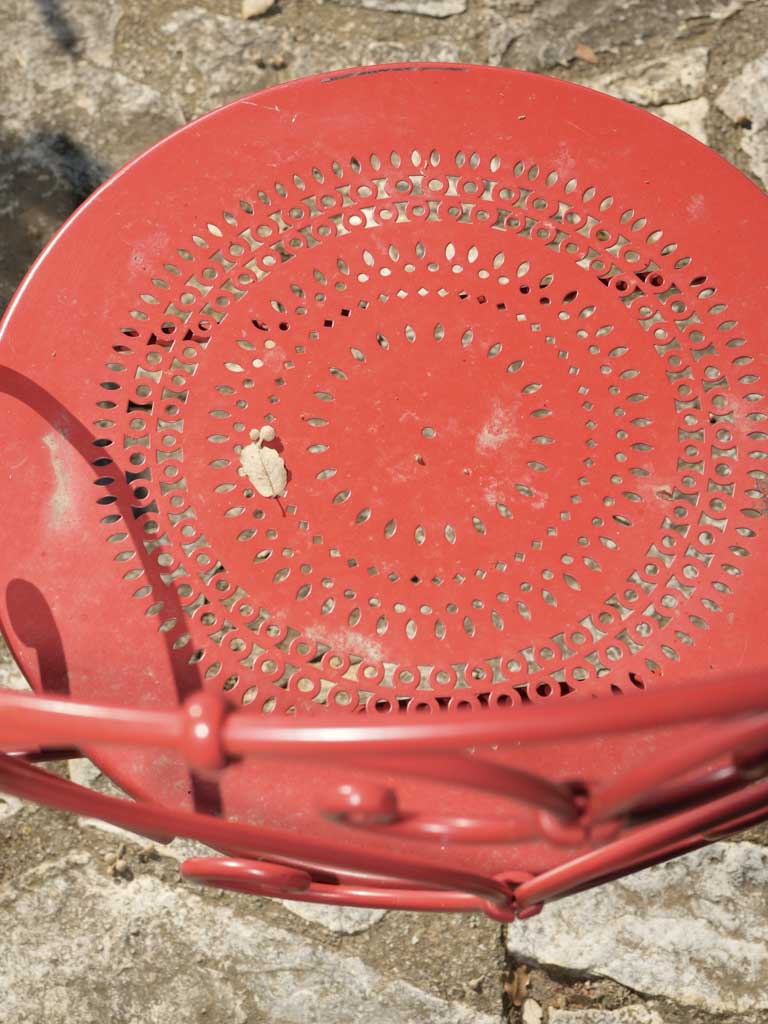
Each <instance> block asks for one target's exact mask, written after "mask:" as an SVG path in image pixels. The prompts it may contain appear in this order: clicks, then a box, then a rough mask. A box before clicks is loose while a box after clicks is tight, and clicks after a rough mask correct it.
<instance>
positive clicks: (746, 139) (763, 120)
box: [715, 51, 768, 187]
mask: <svg viewBox="0 0 768 1024" xmlns="http://www.w3.org/2000/svg"><path fill="white" fill-rule="evenodd" d="M715 102H716V104H717V106H718V107H719V108H720V110H722V111H723V113H724V114H726V115H727V116H728V117H729V118H730V119H731V120H732V121H733V122H734V123H735V124H736V125H738V126H739V127H740V128H741V130H742V138H741V148H742V150H743V151H744V152H745V153H746V154H747V156H748V157H749V162H750V166H751V169H752V171H753V173H754V174H755V175H756V177H758V178H759V179H760V180H761V181H762V183H763V184H764V185H765V186H766V187H768V51H766V52H765V53H764V54H763V55H762V56H761V57H758V58H757V59H756V60H753V61H750V63H749V64H746V65H745V67H744V69H743V71H742V72H741V74H740V75H738V76H737V77H736V78H734V79H733V81H731V82H729V83H728V85H727V86H726V87H725V89H723V91H722V92H721V93H720V94H719V96H718V97H717V99H716V101H715Z"/></svg>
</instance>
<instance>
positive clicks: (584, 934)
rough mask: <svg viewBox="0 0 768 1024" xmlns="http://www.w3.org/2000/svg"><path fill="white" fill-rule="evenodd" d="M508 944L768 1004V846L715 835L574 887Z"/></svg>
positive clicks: (513, 932) (718, 1005)
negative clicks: (668, 857) (593, 885)
mask: <svg viewBox="0 0 768 1024" xmlns="http://www.w3.org/2000/svg"><path fill="white" fill-rule="evenodd" d="M507 946H508V949H509V951H510V952H511V953H512V954H513V955H514V956H515V957H518V958H520V959H523V960H526V959H527V960H531V961H535V962H537V963H541V964H551V965H557V966H559V967H564V968H567V969H570V970H577V971H586V972H589V973H593V974H599V975H605V976H607V977H609V978H613V979H614V980H615V981H618V982H620V983H621V984H622V985H626V986H627V987H628V988H631V989H634V990H635V991H637V992H643V993H646V994H649V995H659V996H665V997H667V998H669V999H674V1000H675V1001H677V1002H678V1003H684V1004H687V1005H689V1006H698V1007H702V1008H704V1009H707V1010H710V1011H712V1012H718V1011H721V1012H722V1011H728V1010H730V1011H740V1012H746V1011H750V1010H760V1009H768V848H766V847H763V846H757V845H755V844H753V843H746V842H743V843H717V844H715V845H713V846H710V847H707V848H705V849H703V850H698V851H696V852H694V853H691V854H688V855H687V856H686V857H681V858H679V859H677V860H674V861H670V862H668V863H667V864H660V865H657V866H656V867H653V868H650V869H648V870H647V871H643V872H641V873H639V874H636V875H631V876H629V877H628V878H625V879H621V880H620V881H617V882H612V883H611V884H609V885H605V886H602V887H599V888H597V889H592V890H590V891H589V892H585V893H579V894H577V895H576V896H571V897H569V898H568V899H564V900H561V901H560V902H558V903H553V904H551V905H550V906H548V907H546V908H545V909H544V910H543V912H542V913H541V914H540V915H539V916H538V917H534V918H531V919H529V920H527V921H524V922H518V923H516V924H514V925H512V926H511V927H510V928H509V930H508V933H507Z"/></svg>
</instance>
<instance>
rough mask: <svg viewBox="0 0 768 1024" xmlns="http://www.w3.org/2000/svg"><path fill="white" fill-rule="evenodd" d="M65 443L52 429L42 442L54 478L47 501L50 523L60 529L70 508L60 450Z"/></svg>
mask: <svg viewBox="0 0 768 1024" xmlns="http://www.w3.org/2000/svg"><path fill="white" fill-rule="evenodd" d="M66 443H67V442H66V441H65V440H63V439H62V437H61V435H60V434H58V433H56V431H55V430H52V431H51V432H50V433H49V434H46V435H45V437H44V438H43V444H44V445H45V447H46V448H47V449H48V451H49V452H50V453H51V469H52V470H53V476H54V480H55V485H54V488H53V493H52V494H51V497H50V499H49V501H48V510H49V512H50V525H51V527H52V528H53V529H54V530H55V529H60V528H61V527H62V526H64V525H65V521H66V518H67V516H68V514H69V513H70V512H71V510H72V495H71V493H70V489H69V478H68V475H67V469H66V467H65V465H64V460H63V457H62V450H61V448H62V445H66Z"/></svg>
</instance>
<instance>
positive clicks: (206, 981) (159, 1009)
mask: <svg viewBox="0 0 768 1024" xmlns="http://www.w3.org/2000/svg"><path fill="white" fill-rule="evenodd" d="M0 929H2V935H3V956H2V957H1V958H0V990H2V992H3V1008H2V1020H3V1022H4V1024H28V1022H29V1021H30V1020H32V1019H34V1020H35V1021H40V1022H41V1024H42V1022H44V1024H92V1022H93V1021H95V1020H112V1021H121V1022H123V1024H146V1022H147V1021H148V1020H157V1021H181V1020H183V1021H189V1022H200V1024H203V1022H208V1021H213V1022H224V1021H227V1022H228V1024H248V1022H251V1021H256V1020H266V1021H270V1022H274V1024H311V1022H313V1021H317V1022H321V1021H322V1022H326V1021H333V1022H334V1024H346V1022H349V1024H351V1022H353V1021H364V1020H365V1021H370V1020H375V1021H377V1024H412V1022H413V1021H417V1020H418V1021H419V1022H422V1024H430V1022H433V1024H492V1022H493V1024H495V1019H494V1018H493V1017H490V1016H488V1015H486V1014H483V1013H479V1012H475V1011H473V1010H471V1009H470V1008H468V1007H466V1006H462V1005H460V1004H457V1003H453V1004H451V1003H447V1002H445V1001H444V1000H442V999H439V998H436V997H434V996H431V995H428V994H426V993H424V992H421V991H419V989H417V988H415V987H414V986H413V985H410V984H408V983H407V982H404V981H401V980H399V979H388V978H386V977H383V976H382V975H380V974H378V973H377V971H375V970H374V969H372V968H371V967H369V966H367V965H365V964H364V963H363V962H362V961H361V960H360V959H358V958H357V957H355V956H346V955H342V954H340V953H335V952H333V951H331V950H329V949H326V948H323V947H321V946H314V945H312V944H310V943H308V942H306V941H303V940H301V939H300V938H298V937H297V936H295V935H291V934H290V933H288V932H286V931H283V930H282V929H280V928H278V927H275V926H273V925H270V924H267V923H266V922H264V921H262V920H259V919H258V918H256V917H250V918H244V917H243V916H240V915H238V914H237V913H235V912H234V911H233V909H232V908H231V907H230V906H228V905H227V904H226V903H225V902H224V901H219V900H217V899H215V898H203V897H201V896H200V895H198V894H197V893H196V892H195V891H194V890H193V889H191V888H190V887H187V886H184V885H179V886H168V885H164V884H162V883H161V882H160V881H159V880H158V879H156V878H154V877H152V876H138V877H135V878H134V879H133V880H132V881H130V882H120V881H115V880H112V879H107V878H105V877H104V874H103V873H102V872H100V871H99V870H98V869H97V866H96V865H95V863H94V862H93V858H92V857H91V856H90V855H89V854H87V853H74V854H70V855H68V856H67V857H64V858H62V859H60V860H54V861H49V862H47V863H44V864H43V865H41V866H39V867H36V868H34V869H32V870H30V871H28V872H26V873H24V874H21V875H19V876H17V877H16V878H15V879H14V880H13V884H6V885H4V886H3V887H2V888H0ZM31 1008H34V1012H31Z"/></svg>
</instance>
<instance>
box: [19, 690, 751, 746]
mask: <svg viewBox="0 0 768 1024" xmlns="http://www.w3.org/2000/svg"><path fill="white" fill-rule="evenodd" d="M192 699H193V700H194V697H193V698H192ZM564 705H567V706H564ZM0 708H2V711H3V715H2V716H0V744H2V745H3V746H4V747H12V748H13V749H20V748H22V747H25V746H32V747H40V746H70V745H76V746H81V747H84V748H88V747H94V746H99V745H104V744H108V745H111V744H117V745H126V746H140V747H142V746H165V747H171V748H174V749H176V750H178V751H179V753H181V754H186V753H188V751H187V749H186V748H187V746H188V742H187V740H188V727H187V720H186V719H187V716H186V714H185V711H184V709H183V708H182V709H173V710H167V711H148V710H143V709H139V708H125V707H119V706H113V705H107V704H91V703H88V704H86V703H80V702H77V701H71V700H68V699H58V698H54V697H39V696H35V695H32V694H28V693H20V692H18V691H8V692H7V693H3V694H0ZM761 711H768V685H767V682H766V677H765V674H764V673H762V672H760V673H758V672H749V673H741V674H735V675H728V676H724V677H721V678H719V679H717V680H708V681H706V682H699V683H690V682H688V683H685V684H680V685H679V686H675V687H674V689H670V690H666V691H663V692H657V693H653V694H638V695H631V696H626V697H621V698H615V699H614V698H606V699H603V700H591V699H587V698H581V699H571V698H566V699H565V700H562V701H559V702H558V704H557V705H556V706H553V707H547V708H541V707H539V706H533V707H530V708H525V709H523V710H520V711H519V712H517V711H515V712H513V713H512V714H510V713H509V711H508V710H507V709H504V710H500V711H496V710H483V711H473V712H472V713H471V714H466V715H455V716H448V715H446V716H445V718H443V719H441V718H440V716H436V717H434V718H432V717H431V718H430V722H429V724H426V723H424V722H423V721H422V720H421V719H419V720H416V721H404V720H403V719H402V718H400V717H397V718H390V719H388V720H387V721H385V722H379V721H376V720H375V719H373V718H368V717H365V718H361V717H359V716H358V717H356V718H354V719H350V718H349V717H348V716H342V715H338V714H337V715H333V714H332V713H331V714H329V715H328V716H323V718H322V719H317V718H312V719H310V720H298V721H295V722H287V721H286V722H283V721H282V720H281V721H264V720H263V719H261V718H258V717H256V716H255V715H253V714H251V713H249V712H248V711H247V710H240V709H238V710H233V711H229V712H228V713H227V716H226V718H225V719H224V721H223V722H222V725H221V732H220V740H221V746H222V749H223V752H224V753H225V755H226V756H228V757H232V758H238V757H243V756H248V755H254V754H262V753H270V754H280V753H282V754H284V755H286V756H290V757H302V756H306V757H311V756H313V755H316V754H323V755H328V754H330V753H333V752H338V753H341V752H344V753H349V754H351V753H354V754H355V756H356V757H364V756H368V755H374V754H381V753H385V752H387V751H394V752H396V754H397V756H398V757H400V756H402V755H404V754H406V753H420V752H423V751H426V750H430V751H434V752H436V753H437V752H438V751H446V750H451V749H454V748H456V747H467V746H473V745H486V744H493V743H516V744H534V743H541V742H551V741H554V740H558V739H577V738H583V737H586V736H593V735H605V734H607V733H626V732H635V731H639V730H642V729H647V728H653V729H659V728H662V727H664V726H672V725H681V724H688V723H692V722H700V721H706V720H709V719H722V718H724V717H729V716H736V715H741V714H747V713H756V712H761ZM405 717H406V716H403V718H405Z"/></svg>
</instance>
